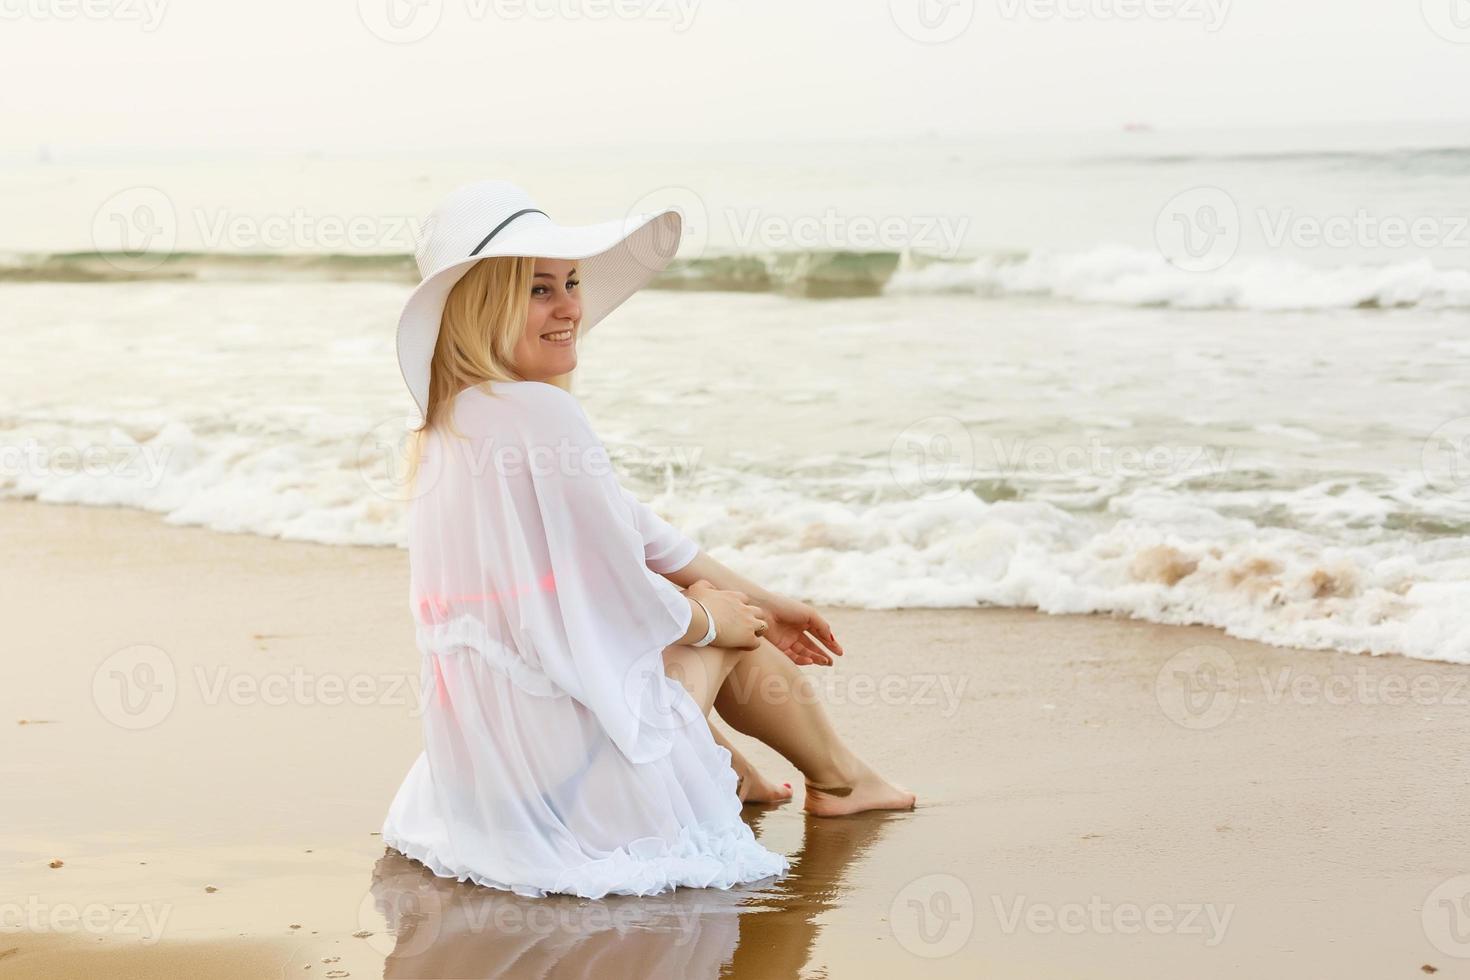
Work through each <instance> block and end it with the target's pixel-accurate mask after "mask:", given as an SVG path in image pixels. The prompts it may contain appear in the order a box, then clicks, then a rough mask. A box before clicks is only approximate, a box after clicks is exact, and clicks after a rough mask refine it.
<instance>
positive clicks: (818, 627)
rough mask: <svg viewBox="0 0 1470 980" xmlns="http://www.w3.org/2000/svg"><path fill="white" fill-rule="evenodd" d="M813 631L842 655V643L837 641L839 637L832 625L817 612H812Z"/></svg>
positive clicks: (833, 650)
mask: <svg viewBox="0 0 1470 980" xmlns="http://www.w3.org/2000/svg"><path fill="white" fill-rule="evenodd" d="M811 631H812V632H813V633H815V634H817V635H818V636H819V637H821V638H822V642H823V643H826V644H827V647H828V649H830V650H831V651H832V652H833V653H835V654H837V655H838V656H839V657H840V656H842V644H840V643H838V642H837V637H836V636H834V635H833V634H832V627H831V626H828V625H827V621H826V620H825V619H823V618H822V617H821V616H820V615H818V614H817V613H812V622H811Z"/></svg>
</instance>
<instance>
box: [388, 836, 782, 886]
mask: <svg viewBox="0 0 1470 980" xmlns="http://www.w3.org/2000/svg"><path fill="white" fill-rule="evenodd" d="M383 843H384V844H386V845H388V846H389V847H391V848H393V849H394V850H395V851H398V852H399V853H400V854H402V855H404V856H405V857H410V858H412V859H413V860H415V861H418V862H419V863H420V864H422V865H423V866H424V867H426V868H428V869H429V870H430V871H432V872H433V873H434V874H435V875H437V876H438V877H440V878H454V879H456V880H459V881H471V882H474V883H475V884H477V885H483V886H484V887H486V888H498V889H500V890H502V891H508V892H514V893H515V894H517V895H522V896H525V897H527V898H544V897H545V896H546V895H547V894H548V893H550V894H559V895H576V896H579V897H581V898H591V899H597V898H603V897H604V896H607V895H639V896H646V895H659V894H662V893H664V892H666V891H670V890H672V889H674V888H731V887H733V886H735V885H739V884H745V883H749V882H753V881H760V880H761V879H763V878H769V877H771V876H773V875H779V876H782V877H784V876H785V875H786V873H787V872H788V871H790V869H791V860H790V859H789V858H788V857H786V856H785V855H784V854H778V853H776V852H775V851H771V850H768V849H766V848H765V847H762V846H761V845H760V843H759V842H757V841H756V839H755V835H754V834H752V833H751V831H750V828H749V827H748V826H746V825H745V823H744V822H743V821H740V820H738V819H737V820H736V822H735V823H733V824H726V825H725V826H723V827H717V828H710V827H708V826H699V825H694V826H689V827H685V828H683V829H682V830H680V832H679V837H678V840H676V841H675V842H674V843H673V844H668V843H667V842H665V841H664V840H663V839H662V838H659V837H645V838H642V839H640V840H636V841H633V842H632V843H631V844H629V845H627V846H625V847H620V848H618V849H617V850H616V851H614V852H613V853H612V854H610V855H609V856H607V857H605V858H599V859H598V860H596V861H589V862H587V863H586V864H582V865H578V866H577V867H575V868H567V869H565V870H563V871H560V872H557V873H556V874H555V875H554V876H552V877H549V878H547V879H543V880H540V881H532V882H511V881H503V880H500V879H498V878H493V877H491V876H489V875H484V874H481V873H479V872H478V871H473V870H470V869H469V868H463V867H456V866H454V865H451V864H448V863H446V862H445V861H443V860H441V859H440V857H439V855H437V854H436V853H434V851H433V849H432V848H428V847H422V846H420V845H418V844H414V843H412V842H409V841H407V840H403V839H402V838H400V837H398V836H397V835H396V834H392V833H389V832H384V834H383Z"/></svg>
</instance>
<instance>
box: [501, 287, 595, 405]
mask: <svg viewBox="0 0 1470 980" xmlns="http://www.w3.org/2000/svg"><path fill="white" fill-rule="evenodd" d="M581 319H582V300H581V292H580V290H579V289H578V284H577V263H576V262H575V261H573V260H571V259H537V260H536V269H535V274H534V275H533V277H532V279H531V295H530V297H529V303H528V305H527V308H526V330H525V333H524V334H523V335H522V336H521V339H520V342H519V343H517V344H516V346H515V350H514V352H513V354H512V357H513V359H514V361H515V366H516V370H517V371H518V372H520V375H521V377H523V378H525V379H526V380H527V381H546V380H547V379H549V378H554V377H556V376H557V375H560V374H567V373H569V372H570V371H571V370H572V369H573V368H575V367H576V366H577V341H578V340H579V339H581V338H580V336H579V335H578V332H577V324H578V322H579V321H580V320H581Z"/></svg>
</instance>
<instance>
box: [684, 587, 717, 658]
mask: <svg viewBox="0 0 1470 980" xmlns="http://www.w3.org/2000/svg"><path fill="white" fill-rule="evenodd" d="M689 601H690V602H692V603H694V604H695V605H696V606H698V607H699V608H700V609H703V610H704V619H705V622H707V623H709V629H708V630H706V631H705V634H704V639H702V640H700V641H698V642H697V643H695V644H694V645H695V646H697V647H707V646H709V645H710V644H711V643H713V642H714V641H715V617H713V616H711V615H710V614H709V606H706V605H705V604H704V603H702V602H700V601H699V600H698V599H696V598H694V596H689Z"/></svg>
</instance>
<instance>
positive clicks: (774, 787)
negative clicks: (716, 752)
mask: <svg viewBox="0 0 1470 980" xmlns="http://www.w3.org/2000/svg"><path fill="white" fill-rule="evenodd" d="M709 730H710V734H712V735H713V736H714V737H715V742H716V743H717V744H719V745H723V746H724V747H725V748H726V749H728V750H729V751H730V767H731V768H732V769H734V770H735V776H736V777H737V778H738V779H739V782H738V783H736V785H735V792H736V794H737V795H738V796H739V797H740V802H741V803H785V802H786V801H787V800H789V799H791V784H790V783H779V784H778V783H773V782H771V781H770V780H769V779H766V778H765V777H764V776H762V775H761V774H760V773H759V772H757V771H756V769H755V767H754V766H752V765H751V764H750V760H749V759H747V758H745V756H743V755H741V754H740V750H739V749H737V748H736V747H735V746H733V745H731V744H730V740H729V739H727V738H725V735H724V733H723V732H721V731H720V730H719V728H717V727H716V726H715V725H713V724H711V725H710V726H709ZM783 787H784V788H783Z"/></svg>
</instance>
